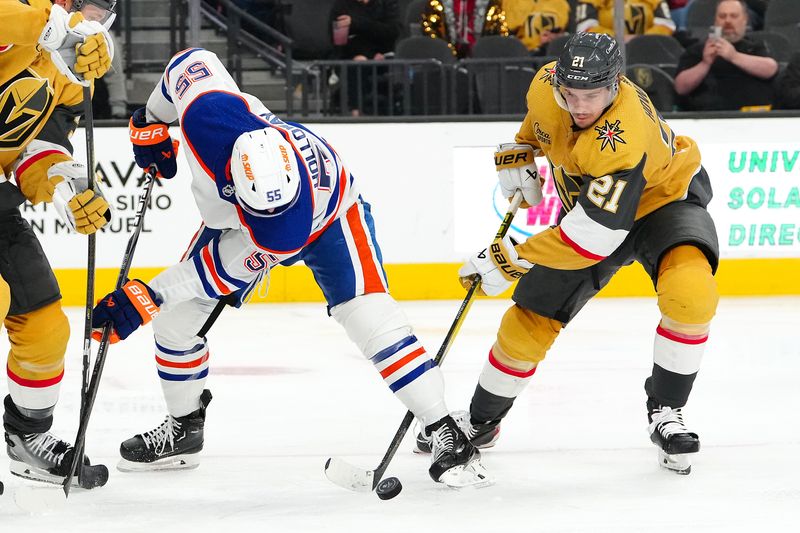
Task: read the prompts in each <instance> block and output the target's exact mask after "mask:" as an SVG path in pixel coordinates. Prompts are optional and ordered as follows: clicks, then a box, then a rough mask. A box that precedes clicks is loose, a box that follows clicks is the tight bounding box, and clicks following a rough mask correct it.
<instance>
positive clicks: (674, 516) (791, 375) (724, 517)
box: [0, 298, 800, 533]
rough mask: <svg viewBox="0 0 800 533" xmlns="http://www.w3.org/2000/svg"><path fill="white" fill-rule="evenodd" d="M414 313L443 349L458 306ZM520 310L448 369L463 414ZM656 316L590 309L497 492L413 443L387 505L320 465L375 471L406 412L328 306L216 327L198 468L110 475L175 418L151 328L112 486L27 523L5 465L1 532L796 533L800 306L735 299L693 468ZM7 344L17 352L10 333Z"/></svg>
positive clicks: (77, 332)
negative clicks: (467, 480) (471, 483)
mask: <svg viewBox="0 0 800 533" xmlns="http://www.w3.org/2000/svg"><path fill="white" fill-rule="evenodd" d="M402 305H403V307H404V309H405V310H406V311H407V313H408V315H409V317H410V319H411V321H412V323H413V324H414V325H415V327H416V332H417V335H418V337H419V338H420V339H421V340H422V341H423V342H424V343H425V345H426V346H427V349H428V351H429V352H430V353H432V354H435V353H436V351H437V349H438V347H439V344H440V342H441V341H442V339H443V337H444V334H445V332H446V331H447V328H448V327H449V326H450V323H451V321H452V320H453V317H454V315H455V312H456V310H457V308H458V305H459V302H455V301H437V302H402ZM507 305H508V302H504V301H490V300H478V301H477V302H475V305H474V306H473V308H472V310H471V312H470V314H469V316H468V318H467V320H466V322H465V324H464V326H463V328H462V330H461V333H460V334H459V336H458V338H457V340H456V342H455V344H454V346H453V349H452V350H451V352H450V354H449V356H448V358H447V360H446V361H445V363H444V365H443V371H444V374H445V378H446V382H447V399H448V404H449V407H450V409H452V410H455V409H463V408H466V407H467V405H468V402H469V399H470V397H471V394H472V390H473V389H474V387H475V383H476V380H477V377H478V374H479V372H480V369H481V367H482V365H483V363H484V361H485V359H486V354H487V351H488V348H489V346H490V345H491V343H492V341H493V339H494V334H495V331H496V328H497V325H498V323H499V319H500V316H501V315H502V313H503V311H504V310H505V308H506V306H507ZM68 315H69V317H70V321H71V324H72V330H73V334H74V335H73V338H72V339H71V341H70V349H69V352H68V355H67V357H68V361H67V363H68V366H67V370H66V374H65V379H64V381H63V386H62V392H61V401H60V403H59V405H58V408H57V411H56V419H55V425H54V432H56V433H57V434H58V435H59V436H61V437H62V438H65V439H67V440H70V441H72V440H73V439H74V434H75V430H76V428H77V412H78V404H79V400H78V392H77V391H78V390H79V382H80V374H81V348H80V346H81V338H80V337H81V332H82V331H83V324H82V320H83V312H82V309H77V308H74V309H68ZM657 320H658V309H657V307H656V304H655V300H654V299H601V300H596V301H594V302H591V303H590V304H589V305H588V306H587V307H586V308H585V309H584V311H583V312H582V314H581V315H579V316H578V318H577V319H576V320H575V321H574V322H573V323H572V324H570V326H569V327H568V328H567V329H566V330H564V332H563V333H562V334H561V336H560V338H559V339H558V340H557V341H556V343H555V345H554V347H553V349H552V350H551V352H550V353H549V355H548V358H547V359H546V360H545V361H544V362H543V363H542V364H541V365H540V366H539V370H538V371H537V373H536V375H535V376H534V378H533V381H532V383H531V385H530V386H529V387H528V389H527V390H526V391H525V392H524V393H523V395H522V396H521V397H520V398H519V399H518V400H517V402H516V404H515V406H514V408H513V409H512V411H511V412H510V414H509V416H508V417H507V419H506V420H505V422H504V424H503V429H502V436H501V439H500V441H499V442H498V444H497V446H496V447H495V448H493V449H491V450H487V451H486V452H485V453H484V455H483V457H484V464H485V465H486V466H487V468H489V469H490V470H491V472H492V474H493V475H494V476H495V477H496V480H497V483H496V484H495V485H494V486H492V487H488V488H484V489H479V490H475V489H469V490H462V491H454V490H451V489H447V488H445V487H443V486H439V485H437V484H435V483H433V482H432V481H431V480H430V478H429V477H428V474H427V462H428V459H427V458H426V457H421V456H416V455H414V454H412V453H411V451H410V450H411V440H410V439H409V438H407V439H406V442H405V443H404V444H403V446H402V447H401V449H400V451H399V452H398V455H397V456H396V458H395V460H394V462H393V463H392V464H391V466H390V467H389V471H388V475H394V476H397V477H399V478H400V479H401V480H402V482H403V485H404V488H403V492H402V493H401V494H400V495H399V496H398V497H396V498H395V499H393V500H390V501H381V500H379V499H378V498H377V497H376V496H375V495H374V494H356V493H351V492H348V491H345V490H343V489H340V488H339V487H336V486H334V485H332V484H331V483H330V482H329V481H328V480H327V479H326V478H325V476H324V474H323V464H324V462H325V459H326V457H328V456H330V455H336V456H342V457H344V458H345V459H347V460H348V461H351V462H353V463H355V464H357V465H359V466H363V467H364V468H370V469H371V468H374V467H375V466H377V464H378V462H379V461H380V458H381V457H382V455H383V453H384V451H385V450H386V447H387V446H388V444H389V441H390V440H391V437H392V435H393V434H394V432H395V430H396V429H397V426H398V425H399V423H400V421H401V419H402V417H403V414H404V408H403V407H402V405H401V404H400V403H399V401H397V400H395V399H394V398H393V397H392V395H391V394H390V393H389V391H388V388H387V387H386V386H385V385H384V384H383V382H382V381H381V380H380V379H379V377H378V376H377V374H376V372H375V371H374V370H373V368H372V366H371V365H370V364H369V363H367V362H365V361H364V360H363V358H362V357H361V355H360V354H359V353H357V351H356V349H355V347H354V345H352V344H351V343H350V341H349V340H348V339H347V337H346V335H345V333H344V331H343V330H341V329H340V328H339V326H338V325H337V324H336V323H335V322H334V320H333V319H331V318H328V317H327V315H326V312H325V307H324V306H323V305H321V304H301V305H297V304H285V305H283V304H281V305H251V306H249V307H247V308H245V309H243V310H232V309H228V310H226V311H225V313H223V315H222V317H221V318H220V320H219V322H218V323H217V325H216V326H215V327H214V329H213V330H212V331H211V333H210V334H209V336H208V338H209V341H210V343H211V364H212V367H211V368H212V370H211V375H210V377H209V380H208V383H207V385H208V387H209V388H210V389H211V390H212V392H213V394H214V400H213V402H212V403H211V405H210V407H209V409H208V419H207V422H206V445H205V446H206V447H205V450H204V452H203V460H202V464H201V465H200V467H199V468H198V469H196V470H190V471H183V472H171V473H148V474H123V473H121V472H119V471H117V470H115V469H114V466H115V465H116V458H117V449H118V447H119V443H120V442H121V441H122V440H124V439H126V438H128V437H130V436H132V435H133V434H135V433H139V432H142V431H145V430H148V429H151V428H153V427H155V426H156V425H157V424H159V423H160V422H161V420H162V419H163V417H164V415H165V413H166V411H165V408H164V404H163V400H162V398H161V391H160V386H159V383H158V380H157V378H156V373H155V369H154V360H153V349H152V341H151V336H150V330H149V328H145V329H144V330H143V331H140V332H137V333H136V334H135V335H133V336H132V337H131V338H129V339H128V340H127V341H125V342H124V343H122V344H119V345H115V346H112V347H111V349H110V351H109V357H108V361H107V365H106V370H105V374H104V377H103V381H102V385H101V389H100V393H99V396H98V401H97V404H96V406H95V409H94V413H93V417H92V421H91V424H90V430H89V434H88V438H87V451H88V453H89V454H90V456H91V457H92V459H93V461H94V462H104V463H106V464H107V465H109V467H110V468H111V469H112V472H111V479H110V480H109V483H108V484H107V485H106V486H105V487H103V488H100V489H96V490H93V491H90V492H87V491H81V490H73V492H72V494H71V496H70V498H69V501H68V503H67V506H66V508H64V509H61V510H60V511H57V512H52V513H49V514H44V515H31V514H27V513H25V512H23V511H21V510H20V509H19V508H17V507H16V506H15V504H14V502H13V498H12V493H13V492H14V491H15V490H16V489H17V488H18V487H20V485H21V484H23V483H29V482H23V481H22V480H20V479H18V478H13V477H12V476H11V475H10V474H9V473H8V461H7V457H6V455H5V454H4V453H3V454H0V479H2V480H3V481H4V482H5V484H6V494H5V495H4V496H0V531H1V532H2V533H13V532H26V531H35V532H39V531H48V532H72V531H76V532H77V531H81V532H93V531H98V532H116V531H136V532H140V533H141V532H144V533H149V532H155V531H169V532H174V531H181V532H183V531H186V532H206V531H208V532H217V531H227V532H230V533H232V532H234V531H237V532H238V531H248V532H249V531H259V532H260V531H265V532H306V531H307V532H317V533H319V532H324V533H337V532H362V531H364V532H381V533H382V532H415V531H419V532H428V531H436V532H453V533H455V532H471V531H475V532H502V531H508V532H513V531H525V532H531V531H537V532H538V531H542V532H562V531H578V532H584V531H586V532H615V533H621V532H645V531H646V532H662V531H663V532H669V533H674V532H678V531H680V532H695V531H720V532H722V531H724V532H732V531H748V532H750V531H759V532H782V531H798V529H797V528H798V523H800V466H799V465H800V462H799V461H798V455H800V454H799V453H798V452H800V447H799V445H800V423H799V421H800V417H798V408H799V406H800V386H799V385H798V383H799V381H800V347H799V346H800V342H799V341H798V339H799V338H800V337H798V330H800V298H769V299H752V298H749V299H733V298H731V299H723V300H722V301H721V303H720V308H719V312H718V314H717V317H716V319H715V321H714V324H713V327H712V332H711V337H710V340H709V343H708V350H707V351H706V355H705V359H704V361H703V367H702V370H701V372H700V374H699V376H698V378H697V381H696V383H695V389H694V393H693V395H692V398H691V400H690V402H689V405H688V406H687V409H686V410H685V416H686V421H687V424H688V425H689V426H690V427H691V428H692V429H694V430H695V431H697V432H698V433H699V434H700V437H701V439H702V449H701V451H700V453H699V454H697V455H696V458H695V460H694V467H693V471H692V473H691V475H689V476H678V475H676V474H673V473H670V472H667V471H664V470H661V469H660V468H659V467H658V466H657V464H656V450H655V448H654V447H653V446H652V445H651V444H650V442H649V439H648V436H647V433H646V429H645V428H646V414H645V406H644V403H645V396H644V392H643V382H644V379H645V377H646V376H647V375H649V372H650V368H651V365H652V355H651V350H652V342H653V333H654V330H655V326H656V323H657ZM0 344H2V346H0V350H6V349H7V340H6V338H5V335H3V340H2V343H0ZM0 391H1V392H2V394H3V395H5V394H6V390H5V387H4V386H0ZM53 490H58V489H55V488H54V489H53Z"/></svg>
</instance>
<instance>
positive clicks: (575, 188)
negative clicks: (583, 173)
mask: <svg viewBox="0 0 800 533" xmlns="http://www.w3.org/2000/svg"><path fill="white" fill-rule="evenodd" d="M550 172H551V173H552V176H553V182H554V183H555V185H556V191H557V192H558V197H559V198H560V199H561V205H563V206H564V209H566V210H567V211H571V210H572V208H573V207H575V202H577V201H578V196H580V194H581V184H582V183H583V180H581V178H580V176H572V175H570V174H567V173H566V172H565V171H564V167H560V166H559V167H554V166H553V165H552V164H551V165H550Z"/></svg>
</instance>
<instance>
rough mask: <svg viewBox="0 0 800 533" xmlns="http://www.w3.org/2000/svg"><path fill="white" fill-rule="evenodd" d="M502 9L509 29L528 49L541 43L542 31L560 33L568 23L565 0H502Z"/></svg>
mask: <svg viewBox="0 0 800 533" xmlns="http://www.w3.org/2000/svg"><path fill="white" fill-rule="evenodd" d="M503 11H504V12H505V15H506V24H508V28H509V31H511V32H513V33H514V34H516V36H517V38H519V40H520V41H522V43H523V44H524V45H525V46H526V47H527V48H528V50H536V49H538V48H539V47H540V46H541V45H542V38H541V35H542V33H543V32H545V31H549V32H551V33H561V32H564V31H566V30H567V26H568V25H569V12H570V7H569V2H568V1H567V0H504V2H503Z"/></svg>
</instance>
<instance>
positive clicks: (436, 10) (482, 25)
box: [422, 0, 508, 58]
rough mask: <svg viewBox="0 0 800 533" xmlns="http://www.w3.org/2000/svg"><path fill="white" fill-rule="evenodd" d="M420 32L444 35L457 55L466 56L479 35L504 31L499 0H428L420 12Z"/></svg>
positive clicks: (502, 14) (504, 20)
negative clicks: (423, 9)
mask: <svg viewBox="0 0 800 533" xmlns="http://www.w3.org/2000/svg"><path fill="white" fill-rule="evenodd" d="M422 32H423V34H424V35H428V36H430V37H436V38H439V39H445V40H446V41H447V43H448V46H450V48H451V49H452V50H453V54H455V55H456V56H457V57H459V58H462V57H468V56H469V55H470V52H471V50H472V45H474V44H475V41H476V40H477V39H478V37H480V36H482V35H504V36H507V35H508V26H507V25H506V18H505V14H504V13H503V8H502V6H501V0H430V1H429V2H428V5H427V6H425V11H424V12H423V13H422Z"/></svg>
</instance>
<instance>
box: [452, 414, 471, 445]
mask: <svg viewBox="0 0 800 533" xmlns="http://www.w3.org/2000/svg"><path fill="white" fill-rule="evenodd" d="M450 416H452V417H453V420H455V422H456V425H457V426H458V427H459V429H461V431H463V432H464V435H466V436H467V438H468V439H469V440H472V439H474V438H475V435H477V434H478V430H477V428H475V426H473V425H472V420H471V419H470V416H469V413H468V412H467V411H453V412H452V413H451V414H450Z"/></svg>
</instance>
